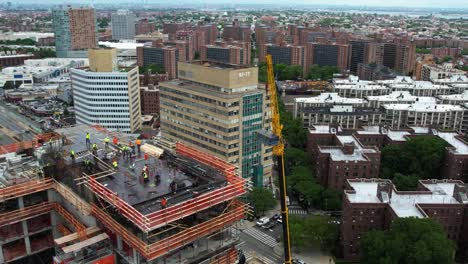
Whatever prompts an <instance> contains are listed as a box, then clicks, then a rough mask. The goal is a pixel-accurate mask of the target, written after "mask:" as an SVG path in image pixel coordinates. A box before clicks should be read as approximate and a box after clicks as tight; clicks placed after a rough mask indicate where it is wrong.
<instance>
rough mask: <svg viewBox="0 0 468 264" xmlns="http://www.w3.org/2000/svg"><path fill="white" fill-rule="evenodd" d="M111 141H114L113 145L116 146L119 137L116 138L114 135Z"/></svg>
mask: <svg viewBox="0 0 468 264" xmlns="http://www.w3.org/2000/svg"><path fill="white" fill-rule="evenodd" d="M112 143H114V145H116V146H117V145H118V144H119V139H118V138H117V137H114V138H113V139H112Z"/></svg>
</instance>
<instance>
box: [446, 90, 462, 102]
mask: <svg viewBox="0 0 468 264" xmlns="http://www.w3.org/2000/svg"><path fill="white" fill-rule="evenodd" d="M439 98H440V99H443V100H452V101H468V90H465V91H463V93H461V94H450V95H439Z"/></svg>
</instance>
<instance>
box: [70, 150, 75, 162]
mask: <svg viewBox="0 0 468 264" xmlns="http://www.w3.org/2000/svg"><path fill="white" fill-rule="evenodd" d="M70 158H71V159H72V161H73V162H75V151H74V150H73V149H72V150H70Z"/></svg>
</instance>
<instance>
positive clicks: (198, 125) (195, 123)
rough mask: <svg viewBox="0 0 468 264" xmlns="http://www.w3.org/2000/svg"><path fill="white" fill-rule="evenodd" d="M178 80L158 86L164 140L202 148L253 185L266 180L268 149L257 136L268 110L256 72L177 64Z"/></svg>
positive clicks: (265, 124)
mask: <svg viewBox="0 0 468 264" xmlns="http://www.w3.org/2000/svg"><path fill="white" fill-rule="evenodd" d="M178 71H179V79H178V80H172V81H168V82H163V83H161V84H160V102H161V132H162V136H163V137H164V138H168V139H170V140H173V141H180V142H184V143H186V144H189V145H192V146H194V147H197V148H202V149H203V150H204V151H207V152H208V153H211V154H212V155H215V156H217V157H219V158H220V159H222V160H225V161H227V162H229V163H231V164H234V165H235V166H236V167H237V169H238V170H239V171H240V173H241V175H242V176H243V178H251V179H252V181H253V183H254V184H255V185H256V186H263V185H265V184H268V183H269V182H270V180H271V169H272V165H273V164H272V159H271V148H268V147H265V146H263V145H262V143H261V142H260V139H259V138H258V135H257V132H258V131H260V130H261V129H267V128H269V127H270V126H271V125H270V121H269V118H270V117H269V115H270V112H269V111H268V108H267V99H266V93H265V90H264V89H259V88H258V69H257V68H248V67H238V66H237V67H236V66H229V65H220V64H210V63H206V62H202V61H194V62H192V63H182V62H179V66H178Z"/></svg>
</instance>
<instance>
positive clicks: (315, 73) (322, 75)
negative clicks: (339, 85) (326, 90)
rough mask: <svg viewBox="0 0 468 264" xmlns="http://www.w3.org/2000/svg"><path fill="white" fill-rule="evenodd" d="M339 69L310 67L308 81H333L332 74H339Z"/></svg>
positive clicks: (333, 67)
mask: <svg viewBox="0 0 468 264" xmlns="http://www.w3.org/2000/svg"><path fill="white" fill-rule="evenodd" d="M339 72H340V69H338V67H335V66H318V65H312V67H311V68H310V70H309V73H308V76H307V78H308V79H311V80H314V81H317V80H321V81H327V80H331V79H333V74H335V73H339Z"/></svg>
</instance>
